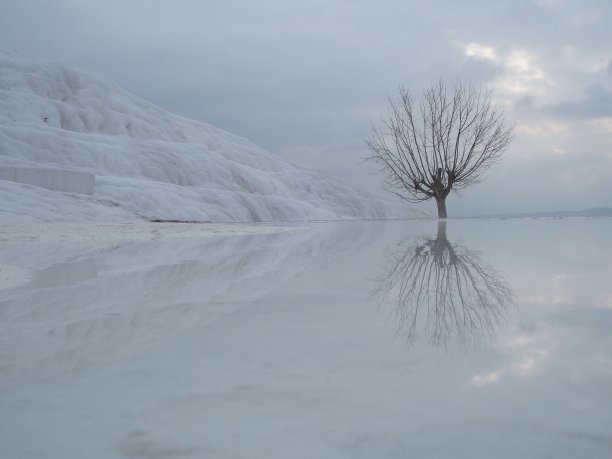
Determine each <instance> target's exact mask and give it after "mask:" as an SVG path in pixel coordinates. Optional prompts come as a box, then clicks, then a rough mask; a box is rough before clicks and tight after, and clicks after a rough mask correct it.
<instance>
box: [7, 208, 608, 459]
mask: <svg viewBox="0 0 612 459" xmlns="http://www.w3.org/2000/svg"><path fill="white" fill-rule="evenodd" d="M297 226H299V228H301V229H297V230H296V231H291V232H286V233H279V234H269V235H255V236H220V237H214V238H206V239H183V240H168V241H163V240H162V241H157V242H155V243H126V244H119V245H113V246H108V247H99V246H98V247H96V248H94V247H88V246H87V245H76V246H75V245H62V244H55V245H44V244H38V245H29V246H20V247H16V246H11V247H4V248H3V249H2V250H1V251H0V257H1V258H2V262H3V263H5V264H11V265H14V266H18V267H21V268H24V269H28V270H31V271H32V272H33V275H32V277H31V280H30V282H29V283H28V284H25V285H21V286H18V287H15V288H11V289H5V290H0V457H3V458H4V457H6V458H63V459H65V458H115V457H117V458H123V457H125V458H174V457H177V458H266V459H267V458H308V459H311V458H407V457H416V458H420V457H423V458H429V457H433V458H436V457H440V458H446V457H453V458H475V457H483V458H490V457H501V458H516V457H535V458H540V457H542V458H544V457H551V458H609V457H612V219H560V220H456V221H455V220H450V221H448V222H447V224H446V225H440V226H439V225H438V223H437V222H431V221H430V222H425V221H420V222H343V223H319V224H315V223H308V224H300V225H297ZM304 227H307V229H304Z"/></svg>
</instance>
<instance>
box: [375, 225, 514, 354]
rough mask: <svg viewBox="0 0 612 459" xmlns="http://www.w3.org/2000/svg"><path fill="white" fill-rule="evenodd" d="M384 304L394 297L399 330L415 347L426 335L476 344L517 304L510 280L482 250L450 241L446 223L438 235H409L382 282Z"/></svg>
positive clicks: (439, 342)
mask: <svg viewBox="0 0 612 459" xmlns="http://www.w3.org/2000/svg"><path fill="white" fill-rule="evenodd" d="M374 296H375V297H376V298H377V300H378V301H379V304H383V303H387V302H389V301H391V302H392V303H393V304H394V308H393V311H394V312H393V314H394V316H395V319H396V321H397V327H398V333H400V334H401V335H403V336H404V337H405V339H406V341H407V343H408V344H409V345H410V344H412V343H413V342H414V341H415V339H416V338H417V337H418V335H419V334H420V332H421V330H422V333H423V334H424V335H425V336H426V337H427V338H428V340H429V342H430V343H431V344H432V345H434V346H436V347H444V348H447V347H449V345H451V344H455V343H457V344H459V345H460V346H462V347H465V346H469V345H473V344H475V343H476V342H478V341H479V340H480V339H481V338H482V337H483V336H485V335H488V334H491V333H492V332H493V331H494V330H495V327H496V326H497V325H498V324H499V323H500V322H501V321H502V320H503V319H504V318H505V315H506V311H507V309H508V307H509V306H511V305H513V304H514V296H513V293H512V289H511V288H510V286H509V285H508V283H507V282H506V280H505V279H504V278H503V277H502V276H501V275H500V274H499V273H497V272H496V271H495V270H494V269H493V268H492V267H491V266H489V265H487V264H486V263H485V262H484V261H483V260H482V259H481V257H480V255H479V254H478V253H477V252H474V251H471V250H469V249H468V248H467V247H465V246H462V245H459V244H457V243H453V242H451V241H449V239H448V237H447V234H446V222H440V223H438V232H437V235H436V237H435V238H434V239H430V238H422V239H417V240H415V239H413V238H410V239H406V240H404V241H402V242H400V244H399V245H398V247H397V248H396V250H395V252H394V253H393V254H392V255H391V256H390V258H389V262H388V266H387V268H386V270H385V274H384V275H383V276H381V277H380V278H378V279H377V280H376V290H375V294H374Z"/></svg>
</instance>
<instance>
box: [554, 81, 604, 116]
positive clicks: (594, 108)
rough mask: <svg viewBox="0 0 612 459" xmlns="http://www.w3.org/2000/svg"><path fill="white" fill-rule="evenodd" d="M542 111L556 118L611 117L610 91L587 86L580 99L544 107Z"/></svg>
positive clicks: (601, 87) (599, 87)
mask: <svg viewBox="0 0 612 459" xmlns="http://www.w3.org/2000/svg"><path fill="white" fill-rule="evenodd" d="M542 110H543V111H544V112H546V113H550V114H552V115H556V116H569V117H577V118H584V119H590V118H602V117H608V116H610V117H612V91H610V90H608V89H607V88H605V87H603V86H601V85H593V86H589V87H588V88H587V89H586V90H585V95H584V97H583V98H582V99H579V100H576V101H563V102H559V103H556V104H552V105H546V106H544V107H543V109H542Z"/></svg>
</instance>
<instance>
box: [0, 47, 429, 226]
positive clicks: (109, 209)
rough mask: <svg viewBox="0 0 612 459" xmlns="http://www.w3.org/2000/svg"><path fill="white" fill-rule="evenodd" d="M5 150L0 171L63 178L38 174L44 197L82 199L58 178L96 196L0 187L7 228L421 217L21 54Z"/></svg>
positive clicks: (10, 87)
mask: <svg viewBox="0 0 612 459" xmlns="http://www.w3.org/2000/svg"><path fill="white" fill-rule="evenodd" d="M0 146H1V148H0V171H1V170H2V169H3V168H4V170H5V171H13V170H15V168H19V170H21V171H24V170H28V168H38V169H39V170H43V169H44V170H50V169H55V170H60V171H59V172H55V173H54V177H46V176H45V175H44V173H42V172H41V173H38V174H35V175H36V177H37V180H38V182H36V183H39V182H40V184H41V185H42V186H44V184H46V183H48V182H49V181H50V180H51V179H52V178H53V179H55V178H57V177H55V176H56V175H62V174H63V175H62V177H63V179H62V180H64V182H65V183H61V184H59V185H58V187H56V189H61V190H69V191H76V192H81V191H82V189H83V187H82V186H77V185H79V184H77V183H71V181H74V180H77V178H78V177H77V176H76V175H75V176H73V175H74V174H72V175H71V174H69V173H68V172H66V173H63V172H61V170H63V171H78V172H81V173H83V172H85V173H89V174H95V193H94V195H93V196H87V195H77V194H71V193H61V192H57V191H55V192H54V191H48V190H46V189H44V192H43V194H44V196H45V198H44V199H42V200H41V201H40V202H39V203H37V205H33V206H32V205H31V204H32V202H35V199H34V197H33V196H32V195H33V194H36V192H35V191H31V188H33V187H31V186H25V185H23V184H20V183H14V182H12V181H7V180H0V200H1V201H0V202H5V201H6V202H7V203H9V205H8V206H4V205H3V206H2V207H3V214H2V215H1V216H2V218H3V219H4V221H21V222H29V221H52V220H62V219H79V218H81V219H82V218H88V219H90V218H123V219H125V218H126V215H131V216H132V217H134V216H140V217H145V218H160V219H182V220H211V221H272V220H277V221H278V220H299V219H302V220H303V219H338V218H347V217H349V218H351V217H356V218H388V217H410V216H422V215H423V214H422V213H421V212H419V211H416V210H414V209H412V208H411V207H409V206H405V205H400V204H399V203H397V202H394V201H393V199H392V198H390V197H387V198H386V199H380V198H378V197H375V196H373V195H372V194H370V193H367V192H364V191H361V190H357V189H355V188H353V187H350V186H348V185H345V184H343V183H340V182H338V181H336V180H334V179H332V178H330V177H328V176H326V175H325V174H322V173H320V172H317V171H313V170H309V169H305V168H302V167H299V166H297V165H295V164H292V163H290V162H288V161H285V160H284V159H282V158H280V157H278V156H275V155H273V154H270V153H268V152H266V151H264V150H262V149H261V148H259V147H257V146H256V145H254V144H253V143H251V142H250V141H248V140H246V139H244V138H241V137H238V136H236V135H233V134H230V133H228V132H225V131H222V130H221V129H218V128H215V127H213V126H211V125H208V124H205V123H201V122H197V121H192V120H188V119H185V118H181V117H180V116H177V115H173V114H171V113H169V112H167V111H165V110H163V109H161V108H159V107H157V106H155V105H153V104H151V103H148V102H146V101H144V100H142V99H139V98H138V97H135V96H133V95H131V94H129V93H128V92H126V91H124V90H123V89H121V88H119V87H118V86H117V85H116V84H114V83H113V82H111V81H108V80H106V79H104V78H102V77H99V76H96V75H93V74H90V73H87V72H84V71H77V70H74V69H70V68H67V67H65V66H62V65H59V64H56V63H53V62H49V61H44V60H40V59H35V58H32V57H29V56H25V55H22V54H18V53H17V54H13V53H2V52H0ZM43 172H44V171H43ZM7 173H8V172H7ZM41 174H42V175H41ZM5 175H6V174H5ZM13 175H14V174H13ZM29 175H32V174H29ZM64 175H65V177H64ZM81 175H82V174H81ZM1 178H2V174H0V179H1ZM28 183H33V182H32V181H30V182H28ZM60 185H61V186H60ZM81 185H82V184H81ZM24 193H26V197H25V198H24V199H23V200H22V198H21V196H22V195H23V194H24ZM392 201H393V203H391V202H392ZM35 204H36V203H35Z"/></svg>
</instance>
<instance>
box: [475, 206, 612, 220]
mask: <svg viewBox="0 0 612 459" xmlns="http://www.w3.org/2000/svg"><path fill="white" fill-rule="evenodd" d="M563 217H612V207H592V208H590V209H584V210H558V211H555V212H527V213H516V214H487V215H476V216H475V217H472V218H563Z"/></svg>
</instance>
